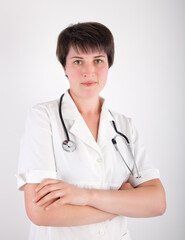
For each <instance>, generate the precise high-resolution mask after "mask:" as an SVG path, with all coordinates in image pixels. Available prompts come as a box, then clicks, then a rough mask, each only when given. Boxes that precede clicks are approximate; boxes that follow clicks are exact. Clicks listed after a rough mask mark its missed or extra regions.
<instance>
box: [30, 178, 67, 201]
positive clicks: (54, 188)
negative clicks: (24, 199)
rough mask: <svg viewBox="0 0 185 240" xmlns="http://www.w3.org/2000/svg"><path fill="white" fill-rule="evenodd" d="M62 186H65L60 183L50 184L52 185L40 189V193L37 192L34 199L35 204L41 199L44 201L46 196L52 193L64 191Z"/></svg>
mask: <svg viewBox="0 0 185 240" xmlns="http://www.w3.org/2000/svg"><path fill="white" fill-rule="evenodd" d="M62 185H63V184H62V183H61V182H59V183H56V184H50V185H46V186H44V187H43V188H41V189H40V191H39V192H37V194H36V196H35V197H34V199H33V202H38V201H39V200H40V199H42V198H43V197H44V196H46V195H47V194H49V193H51V192H54V191H57V190H62V189H63V188H64V187H63V186H62Z"/></svg>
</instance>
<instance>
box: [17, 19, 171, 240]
mask: <svg viewBox="0 0 185 240" xmlns="http://www.w3.org/2000/svg"><path fill="white" fill-rule="evenodd" d="M57 56H58V59H59V61H60V63H61V64H62V67H63V69H64V72H65V74H66V77H67V79H68V81H69V84H70V89H69V90H68V91H67V92H66V93H65V94H64V96H62V98H61V101H60V103H59V100H56V101H51V102H47V103H42V104H38V105H36V106H34V107H33V108H32V109H31V111H30V113H29V114H28V118H27V123H26V130H25V134H24V136H23V139H22V143H21V151H20V161H19V175H18V188H19V189H21V190H24V196H25V206H26V211H27V215H28V217H29V218H30V220H31V222H32V226H31V232H30V239H35V240H36V239H39V240H40V239H45V240H47V239H52V240H59V239H61V240H63V239H65V240H66V239H67V240H68V239H69V240H71V239H79V240H83V239H84V240H86V239H93V240H94V239H95V240H96V239H110V240H111V239H114V240H115V239H130V237H129V232H128V229H127V223H126V217H127V216H128V217H153V216H158V215H161V214H163V213H164V211H165V208H166V203H165V192H164V189H163V186H162V184H161V182H160V180H159V172H158V170H157V169H154V168H153V167H152V165H151V164H150V162H149V161H148V159H147V157H146V154H145V150H144V148H143V147H142V146H141V144H140V142H139V140H138V134H137V132H136V130H135V129H134V128H133V126H132V122H131V119H129V118H126V117H125V116H123V115H121V114H118V113H112V111H111V112H110V111H109V110H108V108H107V106H106V103H105V100H104V99H103V98H101V97H100V96H99V94H100V92H101V90H102V89H103V88H104V86H105V84H106V81H107V75H108V70H109V68H110V67H111V65H112V64H113V59H114V41H113V36H112V34H111V32H110V31H109V29H108V28H107V27H105V26H104V25H102V24H100V23H95V22H87V23H79V24H75V25H72V26H70V27H68V28H66V29H64V30H63V31H62V32H61V33H60V35H59V38H58V44H57ZM60 117H61V119H62V121H63V122H64V123H63V124H64V125H65V126H66V131H67V133H68V134H69V138H70V141H72V142H74V143H75V145H73V144H71V145H70V144H69V145H70V146H67V144H68V140H69V139H67V140H66V141H65V145H64V146H63V144H62V143H63V142H64V140H65V139H66V132H65V127H64V126H63V124H61V119H60ZM114 124H115V125H116V126H114ZM116 131H119V132H121V133H122V134H124V135H125V136H126V138H127V139H128V140H129V141H130V144H131V151H132V153H133V155H134V159H135V163H136V164H135V163H134V161H133V159H132V157H131V156H132V155H131V154H130V153H129V151H128V148H127V144H125V143H124V141H125V139H123V138H124V137H122V140H119V142H120V143H119V144H120V145H119V146H121V150H122V156H123V157H124V160H125V161H126V163H124V161H123V159H122V157H121V156H120V154H119V152H118V151H116V148H115V146H114V144H115V140H116V138H115V137H116V136H117V135H120V134H118V133H117V132H116ZM127 139H126V140H127ZM113 143H114V144H113ZM62 146H63V147H62ZM68 147H69V148H70V147H72V148H74V149H68ZM65 148H67V151H65V150H66V149H65ZM121 150H120V151H121ZM127 165H128V166H127ZM135 165H136V166H135ZM138 172H139V173H138Z"/></svg>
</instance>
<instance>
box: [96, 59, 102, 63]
mask: <svg viewBox="0 0 185 240" xmlns="http://www.w3.org/2000/svg"><path fill="white" fill-rule="evenodd" d="M95 62H96V63H102V62H103V61H102V60H101V59H96V60H95Z"/></svg>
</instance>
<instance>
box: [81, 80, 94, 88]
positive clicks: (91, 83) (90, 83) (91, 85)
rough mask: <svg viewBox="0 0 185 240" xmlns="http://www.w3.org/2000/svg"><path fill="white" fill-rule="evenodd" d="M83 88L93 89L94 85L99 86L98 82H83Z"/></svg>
mask: <svg viewBox="0 0 185 240" xmlns="http://www.w3.org/2000/svg"><path fill="white" fill-rule="evenodd" d="M81 84H82V85H83V86H85V87H93V86H94V85H96V84H97V82H94V81H88V82H83V83H81Z"/></svg>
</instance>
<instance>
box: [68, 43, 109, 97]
mask: <svg viewBox="0 0 185 240" xmlns="http://www.w3.org/2000/svg"><path fill="white" fill-rule="evenodd" d="M108 70H109V65H108V59H107V54H106V53H105V52H104V51H101V52H99V51H94V52H92V51H89V52H88V53H84V52H82V51H80V50H79V51H76V50H75V49H74V48H73V47H71V48H70V50H69V53H68V55H67V57H66V66H65V68H64V71H65V74H66V75H67V76H68V80H69V84H70V93H71V94H72V96H73V95H74V96H76V97H78V98H79V97H80V98H92V97H98V96H99V93H100V91H101V90H102V89H103V88H104V86H105V84H106V81H107V75H108Z"/></svg>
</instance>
